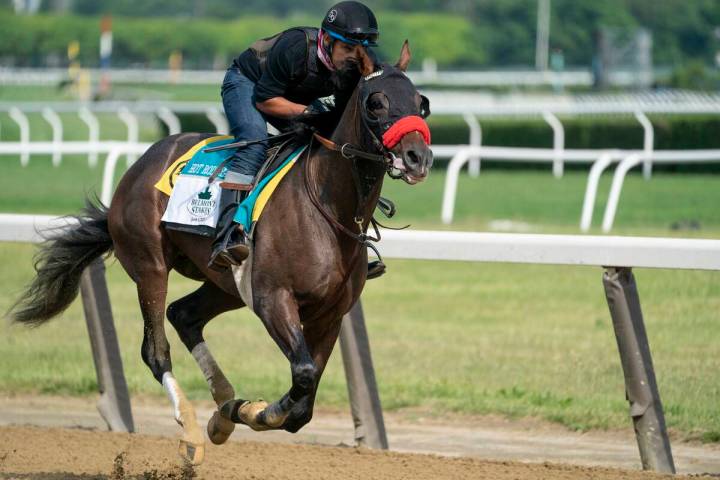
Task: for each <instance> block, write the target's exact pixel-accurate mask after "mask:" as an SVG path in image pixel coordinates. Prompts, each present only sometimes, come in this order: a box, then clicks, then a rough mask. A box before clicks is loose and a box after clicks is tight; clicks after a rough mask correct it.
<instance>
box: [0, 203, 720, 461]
mask: <svg viewBox="0 0 720 480" xmlns="http://www.w3.org/2000/svg"><path fill="white" fill-rule="evenodd" d="M63 222H67V220H57V219H54V218H53V217H47V216H29V215H1V214H0V227H2V228H0V242H3V241H14V242H36V241H38V240H39V239H40V235H39V234H38V230H43V229H46V228H48V227H49V226H58V225H63ZM381 248H382V250H383V254H384V256H385V257H388V258H404V259H417V260H453V261H466V262H467V261H471V262H510V263H524V264H554V265H585V266H595V267H603V268H604V269H605V273H604V275H603V285H604V288H605V294H606V297H607V301H608V306H609V309H610V314H611V317H612V320H613V328H614V331H615V335H616V339H617V344H618V351H619V354H620V360H621V364H622V368H623V372H624V376H625V386H626V398H627V399H628V402H629V403H630V407H631V408H630V415H631V418H632V421H633V424H634V426H635V432H636V440H637V442H638V447H639V451H640V457H641V461H642V465H643V468H644V469H649V470H656V471H660V472H666V473H674V472H675V466H674V461H673V457H672V451H671V447H670V441H669V438H668V435H667V429H666V427H665V419H664V413H663V408H662V402H661V400H660V394H659V391H658V388H657V382H656V379H655V372H654V369H653V364H652V356H651V353H650V346H649V343H648V340H647V334H646V331H645V324H644V320H643V317H642V311H641V308H640V301H639V297H638V295H637V291H638V290H637V286H636V284H635V280H634V276H633V275H632V267H648V268H671V269H698V270H711V271H720V241H717V240H694V239H677V238H641V237H609V236H573V235H526V234H491V233H465V232H432V231H383V241H382V243H381ZM101 264H102V263H101V262H100V265H101ZM90 278H93V279H94V283H87V282H86V283H85V286H86V290H84V291H83V295H85V294H86V292H89V293H92V291H93V290H92V288H94V287H97V288H98V291H99V292H101V293H103V295H105V296H107V292H106V286H105V282H104V277H103V276H102V271H101V270H97V271H95V275H94V276H93V277H91V276H90V275H87V276H86V277H85V279H90ZM88 282H89V280H88ZM101 297H102V295H101ZM84 300H85V303H86V306H87V304H89V303H91V302H89V301H88V300H87V299H84ZM108 302H109V301H108ZM99 311H102V309H98V308H96V309H92V308H90V309H87V308H86V316H87V317H88V328H89V330H90V334H91V337H93V336H94V335H105V337H103V339H104V343H103V345H104V346H105V347H109V350H110V351H111V354H110V355H107V354H105V352H104V350H103V349H100V351H96V350H94V351H93V355H94V358H95V361H96V368H99V369H100V367H102V366H104V367H105V368H106V371H105V375H101V374H100V373H99V374H98V378H99V379H101V380H100V389H101V393H103V395H104V397H103V398H105V402H104V403H102V399H101V404H100V405H99V408H100V411H101V413H102V414H103V416H104V417H105V418H106V420H107V419H108V417H106V415H110V416H111V418H115V423H111V421H108V425H109V426H110V427H111V428H113V425H115V427H116V429H126V430H127V427H128V425H129V427H130V429H132V415H131V413H130V411H129V402H128V401H127V400H128V399H127V387H126V386H125V385H126V384H125V379H124V375H122V364H121V362H120V361H119V350H117V339H116V337H115V333H114V326H113V324H112V315H111V313H110V308H109V303H107V305H105V316H104V317H103V316H102V315H97V312H99ZM88 312H89V313H88ZM450 312H451V311H450ZM450 314H451V313H450ZM349 318H350V320H348V319H346V320H345V321H344V322H343V332H342V333H341V348H342V354H343V360H344V365H345V369H346V377H347V380H348V388H349V391H350V398H351V404H352V406H353V408H352V412H353V416H354V417H355V425H356V438H357V439H358V440H359V441H360V442H365V443H366V444H367V445H368V446H371V447H375V448H387V437H386V434H385V427H384V422H383V417H382V409H381V407H380V399H379V395H378V393H377V386H376V384H375V379H374V371H373V367H372V360H371V356H370V347H369V342H368V340H367V338H368V337H367V331H366V329H365V323H364V318H363V316H362V308H361V306H360V304H359V303H358V305H356V306H355V307H354V308H353V310H352V311H351V313H350V317H349ZM98 325H100V326H101V327H98ZM107 332H110V333H111V335H110V336H107ZM103 348H104V347H103ZM113 349H115V350H117V351H114V350H113ZM113 358H114V361H115V362H116V363H113V360H112V359H113ZM111 367H114V368H111ZM579 374H581V373H579ZM111 381H112V382H116V383H112V382H111ZM103 382H106V383H104V384H103ZM115 384H118V385H120V386H121V387H122V388H120V389H119V390H120V395H117V392H116V391H114V390H112V389H111V393H113V392H114V394H115V396H111V397H107V395H105V393H106V392H105V390H104V389H107V388H108V385H110V386H111V387H112V386H113V385H115ZM123 389H124V392H123ZM123 395H124V396H123ZM108 398H109V400H108ZM108 402H109V405H108ZM113 402H114V403H113ZM119 412H120V413H123V412H124V414H125V419H129V423H127V421H125V423H123V421H120V420H122V418H121V417H120V416H119V415H120V413H119ZM113 415H114V417H113Z"/></svg>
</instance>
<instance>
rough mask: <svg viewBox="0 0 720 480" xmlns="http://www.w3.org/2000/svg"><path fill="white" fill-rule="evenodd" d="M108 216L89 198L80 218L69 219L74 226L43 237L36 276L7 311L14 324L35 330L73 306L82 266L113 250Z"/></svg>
mask: <svg viewBox="0 0 720 480" xmlns="http://www.w3.org/2000/svg"><path fill="white" fill-rule="evenodd" d="M107 217H108V211H107V208H106V207H104V206H102V205H100V204H99V202H97V201H96V202H92V201H90V200H89V199H88V200H86V203H85V208H84V209H83V212H82V213H81V214H80V215H78V216H72V217H69V218H74V219H75V220H76V221H77V224H73V226H72V227H60V228H58V229H56V230H54V231H53V232H52V233H50V235H48V236H47V237H46V238H45V242H43V244H42V246H41V247H40V250H39V251H38V253H37V254H36V255H35V271H36V272H37V275H36V276H35V278H34V279H33V281H32V283H31V284H30V285H29V286H28V287H27V288H26V289H25V291H24V292H23V294H22V296H21V297H20V298H19V299H18V301H17V302H16V303H15V304H14V305H13V306H12V307H11V308H10V316H11V318H12V319H13V320H14V321H15V322H19V323H24V324H26V325H29V326H33V327H36V326H38V325H41V324H43V323H45V322H46V321H48V320H50V319H51V318H52V317H54V316H56V315H58V314H60V313H62V312H63V311H64V310H65V309H66V308H67V307H68V306H69V305H70V303H72V301H73V300H74V299H75V297H77V294H78V289H79V287H80V276H81V275H82V273H83V270H85V267H87V266H88V265H90V263H91V262H92V261H93V260H95V259H96V258H98V257H100V256H101V255H103V254H105V253H108V252H110V251H112V248H113V242H112V238H110V233H109V231H108V219H107Z"/></svg>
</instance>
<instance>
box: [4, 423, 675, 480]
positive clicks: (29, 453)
mask: <svg viewBox="0 0 720 480" xmlns="http://www.w3.org/2000/svg"><path fill="white" fill-rule="evenodd" d="M175 448H176V443H175V440H174V439H171V438H167V437H156V436H149V435H138V434H134V435H128V434H122V433H109V432H97V431H84V430H73V429H56V428H53V429H48V428H40V427H0V477H1V478H19V479H24V478H38V479H44V480H45V479H47V480H50V479H52V480H56V479H57V480H59V479H89V478H111V479H130V478H132V479H135V478H139V479H190V478H207V479H220V478H222V479H225V478H227V479H293V480H295V479H298V478H312V479H362V480H370V479H433V480H437V479H446V478H448V479H449V478H472V479H494V480H510V479H513V480H515V479H529V480H532V479H545V478H547V479H559V480H563V479H573V480H574V479H594V480H605V479H607V480H614V479H618V480H619V479H625V480H633V479H652V478H673V477H661V476H659V475H652V474H646V473H641V472H631V471H627V470H611V469H604V468H597V467H594V468H593V467H576V466H565V465H553V464H525V463H516V462H490V461H482V460H477V459H469V458H447V457H439V456H435V455H416V454H403V453H394V452H377V451H370V450H366V449H357V448H350V447H345V448H341V447H328V446H317V445H313V446H310V445H283V444H270V443H259V442H246V441H244V442H234V441H233V442H230V443H229V444H228V445H225V446H222V447H216V446H209V447H208V450H207V453H206V458H205V463H204V464H203V465H201V466H199V467H196V468H195V469H192V468H190V467H183V466H182V463H181V462H180V459H179V457H177V454H176V451H175Z"/></svg>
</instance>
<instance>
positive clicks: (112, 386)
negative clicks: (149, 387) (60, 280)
mask: <svg viewBox="0 0 720 480" xmlns="http://www.w3.org/2000/svg"><path fill="white" fill-rule="evenodd" d="M80 291H81V292H82V302H83V309H84V311H85V322H86V323H87V328H88V334H89V336H90V346H91V348H92V354H93V361H94V362H95V372H96V374H97V381H98V389H99V390H100V400H98V404H97V409H98V411H99V412H100V415H101V416H102V417H103V419H104V420H105V422H106V423H107V425H108V428H109V429H110V430H112V431H114V432H132V431H134V430H135V427H134V425H133V418H132V410H131V408H130V394H129V393H128V388H127V383H126V382H125V374H124V373H123V365H122V358H121V357H120V347H119V345H118V340H117V333H116V332H115V324H114V323H113V318H112V308H111V306H110V297H109V296H108V290H107V283H106V282H105V263H104V262H103V260H102V259H101V258H99V259H96V260H95V261H93V262H92V263H91V264H90V266H89V267H88V268H86V269H85V271H84V272H83V274H82V277H81V280H80Z"/></svg>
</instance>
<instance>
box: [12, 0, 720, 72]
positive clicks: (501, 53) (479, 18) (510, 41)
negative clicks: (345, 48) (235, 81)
mask: <svg viewBox="0 0 720 480" xmlns="http://www.w3.org/2000/svg"><path fill="white" fill-rule="evenodd" d="M331 3H332V2H328V1H326V0H307V1H305V2H302V4H300V3H297V2H292V1H291V0H262V1H260V0H245V1H243V2H242V3H240V4H239V3H238V2H235V1H233V0H163V1H160V0H113V1H110V0H75V1H74V2H71V10H70V12H65V13H64V14H62V15H61V14H58V13H57V12H53V11H46V12H44V13H42V14H39V15H34V16H18V15H15V14H14V13H13V11H12V9H11V8H10V6H11V1H10V0H0V63H2V64H6V65H7V64H16V65H43V64H45V63H46V62H47V61H48V58H50V61H51V62H52V61H55V62H57V63H63V62H65V61H66V60H65V49H66V47H67V44H68V42H69V41H71V40H79V41H80V43H81V56H82V60H83V62H84V63H85V64H86V65H88V66H90V65H95V64H96V63H97V56H98V52H97V50H98V43H99V40H98V38H99V34H100V27H99V23H100V22H99V18H100V16H101V15H103V14H106V13H111V14H112V15H113V16H114V42H115V43H114V47H115V51H114V62H115V63H116V64H117V65H130V64H142V65H153V66H160V65H162V66H165V65H166V64H167V58H168V55H169V54H170V52H171V51H173V50H175V49H180V50H182V52H183V54H184V57H185V61H186V65H188V66H191V67H208V66H212V65H215V66H218V64H221V63H225V62H227V61H228V60H229V59H230V58H231V57H233V56H235V55H237V54H238V53H240V52H241V51H242V50H243V49H244V48H246V46H247V45H248V44H249V43H251V42H252V41H253V40H255V39H257V38H258V37H261V36H265V35H270V34H273V33H275V32H277V31H280V30H282V29H284V28H287V27H288V26H290V25H299V24H306V25H317V24H318V23H319V22H320V19H321V18H322V15H323V13H324V11H325V9H326V8H327V7H328V6H329V5H330V4H331ZM367 3H368V4H369V5H370V6H371V7H372V8H374V9H375V11H376V12H377V13H378V18H379V22H380V28H381V31H382V46H381V47H380V52H381V54H384V55H385V56H393V57H394V56H395V55H396V52H397V49H398V48H399V45H400V42H401V41H402V40H403V39H404V38H410V39H411V40H412V42H413V47H414V52H415V53H416V55H417V56H418V57H417V58H425V57H432V58H435V59H436V60H437V62H438V64H439V65H440V66H453V67H468V68H469V67H487V66H491V65H492V66H517V65H526V66H527V65H532V64H533V62H534V41H535V29H536V28H535V24H536V9H537V7H536V5H537V2H536V0H412V1H411V0H369V1H367ZM45 4H47V6H46V10H49V9H51V8H52V5H53V2H45ZM600 27H621V28H622V27H625V28H635V27H644V28H647V29H649V30H650V31H651V32H652V34H653V42H654V49H653V56H654V61H655V63H656V64H657V65H669V66H677V64H679V63H685V62H693V61H695V62H696V63H697V62H699V64H700V65H709V64H711V63H712V62H713V59H714V56H715V54H716V52H717V51H718V50H720V41H719V40H718V37H717V35H716V34H715V33H714V32H715V29H716V28H718V27H720V2H717V1H715V0H663V1H662V2H658V1H656V0H605V1H603V2H589V1H583V2H578V1H574V0H552V20H551V37H550V43H551V47H552V48H554V49H556V48H557V49H562V51H563V52H564V54H565V59H566V63H567V64H568V65H582V66H589V65H590V62H591V59H592V54H593V50H594V45H593V35H594V32H595V31H597V29H598V28H600Z"/></svg>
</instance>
